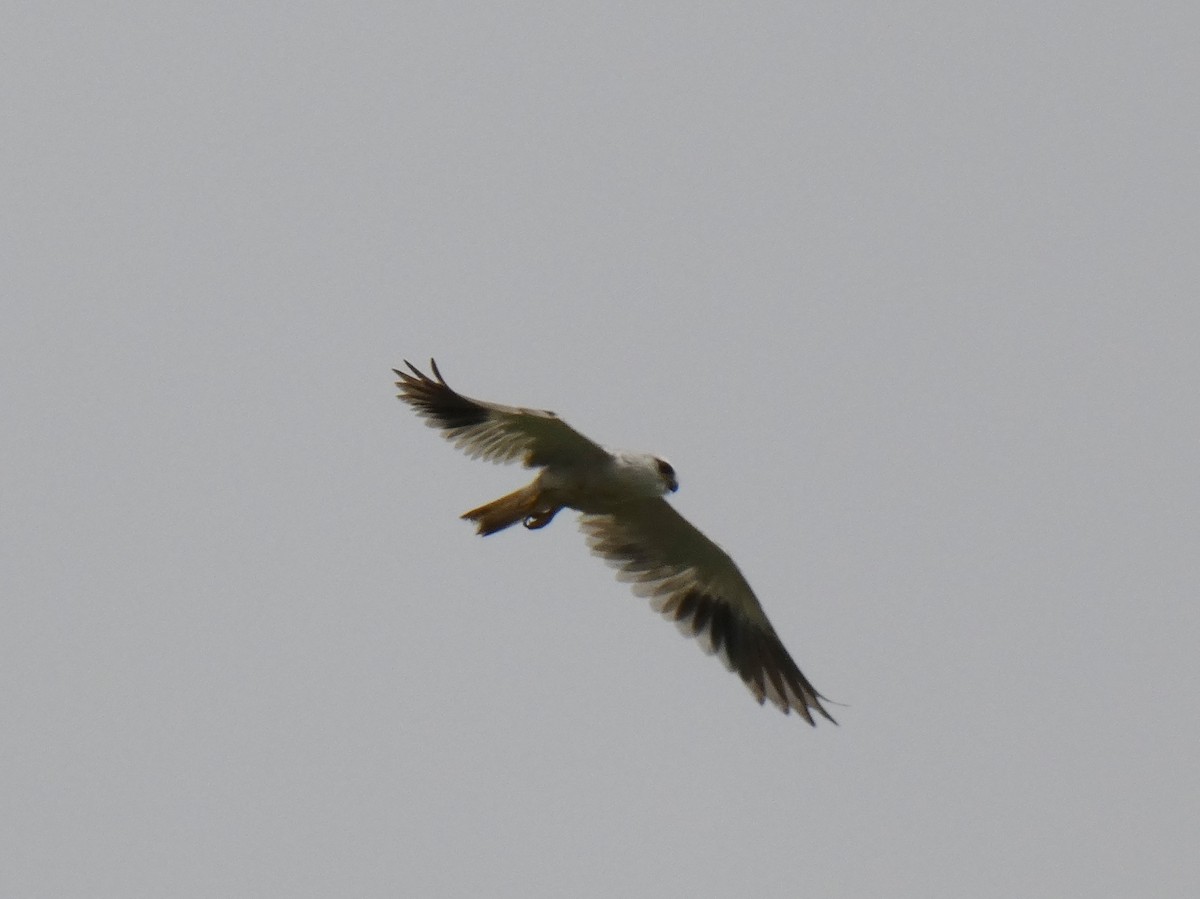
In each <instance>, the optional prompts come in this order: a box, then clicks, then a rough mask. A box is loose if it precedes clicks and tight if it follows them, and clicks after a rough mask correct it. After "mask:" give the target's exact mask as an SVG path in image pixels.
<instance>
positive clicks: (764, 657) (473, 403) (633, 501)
mask: <svg viewBox="0 0 1200 899" xmlns="http://www.w3.org/2000/svg"><path fill="white" fill-rule="evenodd" d="M404 364H405V365H406V366H408V369H409V370H408V371H407V372H405V371H400V370H399V369H393V371H394V372H395V373H396V375H397V377H398V378H399V379H400V380H398V381H397V382H396V386H397V387H398V388H400V394H399V397H400V399H402V400H404V402H406V403H408V404H409V405H410V406H412V407H413V409H415V410H416V412H417V414H418V415H420V416H422V417H423V418H424V419H425V423H426V424H427V425H429V426H430V427H432V428H438V429H440V430H441V432H442V435H443V436H444V437H445V438H446V439H447V440H449V441H450V442H451V443H453V444H454V445H455V446H457V447H458V448H459V449H461V450H463V451H464V452H465V453H466V454H467V455H468V456H470V457H472V458H477V459H485V460H487V461H489V462H517V461H520V462H523V463H524V464H525V466H526V467H527V468H536V469H539V471H538V475H537V477H535V478H534V479H533V481H532V482H531V483H529V484H528V485H526V486H525V487H522V488H521V489H520V490H516V491H514V492H512V493H510V494H508V495H507V496H502V497H500V498H499V499H497V500H493V501H492V502H490V503H486V504H485V505H482V506H480V507H479V508H477V509H472V510H471V511H470V512H466V513H464V514H463V516H462V517H463V518H465V519H467V520H469V521H472V522H474V523H475V525H476V527H477V529H478V533H479V534H481V535H483V536H487V535H488V534H494V533H496V532H497V531H502V530H504V529H505V528H507V527H511V526H512V525H514V524H516V523H517V522H521V523H522V524H523V525H524V526H525V527H526V528H528V529H530V530H537V529H539V528H544V527H545V526H546V525H548V524H549V523H550V522H551V520H552V519H553V518H554V516H555V515H556V514H558V512H559V511H560V510H562V509H564V508H570V509H575V510H577V511H578V512H580V513H582V514H581V515H580V519H579V522H580V527H581V528H582V530H583V532H584V534H585V535H586V537H587V541H588V544H589V545H590V546H591V549H592V552H593V553H595V554H596V555H599V556H602V557H603V558H604V559H605V560H606V561H607V562H608V563H609V564H610V565H612V566H613V567H615V568H616V569H617V577H618V578H619V579H621V580H624V581H628V582H631V583H632V585H633V591H634V592H635V593H636V594H638V595H639V596H644V597H647V598H649V600H650V603H651V605H652V606H653V607H654V609H655V610H656V611H658V612H659V613H661V614H662V615H663V616H664V617H665V618H667V619H668V620H670V621H674V622H675V623H676V625H677V626H678V627H679V629H680V630H681V631H682V632H683V633H684V634H685V635H686V636H689V637H694V638H696V640H697V641H699V643H700V645H701V647H702V648H703V649H704V650H705V651H706V652H708V653H710V654H714V653H715V654H716V655H718V656H720V658H721V660H722V661H723V662H724V663H725V665H726V667H728V668H729V670H731V671H734V672H736V673H737V674H738V676H739V677H741V679H742V681H743V682H744V683H745V684H746V686H747V687H749V689H750V692H751V693H752V694H754V698H755V699H757V700H758V702H759V704H760V705H762V704H763V703H764V702H765V701H766V700H768V699H769V700H770V701H771V702H772V703H773V704H774V705H775V706H776V707H778V708H779V709H780V710H781V711H782V712H784V713H785V714H787V713H790V712H793V711H794V712H796V713H797V714H799V715H800V717H802V718H803V719H804V720H805V721H807V722H808V723H809V724H815V723H816V722H815V721H814V720H813V715H812V713H813V712H814V711H815V712H816V713H817V714H819V715H821V716H822V717H824V718H827V719H828V720H830V721H833V717H832V716H831V715H830V714H829V712H827V711H826V710H825V708H824V707H823V706H822V705H821V700H822V699H825V697H824V696H822V695H821V694H820V693H818V692H817V691H816V690H815V689H814V688H813V685H812V684H810V683H809V682H808V678H806V677H805V676H804V675H803V674H802V673H801V672H800V669H799V668H798V667H797V666H796V663H795V662H794V661H792V657H791V656H790V655H789V654H788V651H787V649H785V648H784V645H783V643H782V642H781V641H780V639H779V637H778V635H777V634H776V633H775V629H774V628H773V627H772V626H771V622H770V621H768V620H767V616H766V613H765V612H764V611H763V608H762V606H761V605H760V604H759V602H758V599H757V598H756V597H755V595H754V591H753V590H751V589H750V585H749V584H748V583H747V582H746V579H745V578H744V577H743V576H742V573H741V572H740V571H739V570H738V567H737V565H735V564H734V562H733V560H732V559H731V558H730V557H729V556H728V554H726V553H725V551H724V550H722V549H721V548H720V547H719V546H717V544H715V543H713V542H712V541H711V540H709V539H708V538H707V537H705V536H704V535H703V534H702V533H700V531H698V530H697V529H696V528H695V527H693V526H692V525H691V524H690V523H689V522H688V521H687V519H685V518H684V517H683V516H682V515H680V514H679V513H678V512H676V511H675V509H674V508H672V506H671V505H670V504H669V503H668V502H667V501H666V500H665V499H664V498H663V497H664V496H665V495H666V494H668V493H674V492H675V491H676V490H678V489H679V481H678V480H677V479H676V477H675V469H674V468H672V467H671V465H670V463H668V462H667V461H665V460H664V459H660V458H659V457H657V456H652V455H650V454H648V453H631V452H624V451H610V450H607V449H604V448H603V447H601V446H600V445H599V444H597V443H593V442H592V441H591V440H590V439H588V438H587V437H585V436H584V435H583V434H580V433H579V432H578V431H576V430H575V429H574V428H572V427H571V426H570V425H568V424H567V423H566V422H565V421H563V420H562V419H561V418H559V417H558V416H557V415H555V414H554V413H553V412H547V411H545V410H538V409H524V408H520V407H517V406H501V405H499V404H498V403H487V402H483V401H482V400H475V399H471V398H470V397H467V396H463V395H462V394H461V393H458V392H457V391H456V390H454V389H452V388H451V387H450V385H448V384H447V383H446V381H445V379H444V378H443V377H442V373H441V372H440V371H438V367H437V363H436V362H434V361H433V360H432V359H430V360H429V365H430V367H431V368H432V370H433V377H429V376H428V375H426V374H425V373H424V372H422V371H421V370H420V369H418V368H417V367H416V366H414V365H413V364H412V363H411V362H408V361H407V360H406V361H405V363H404ZM828 701H829V700H827V699H826V702H828ZM834 723H835V724H836V723H837V722H834Z"/></svg>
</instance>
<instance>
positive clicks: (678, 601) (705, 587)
mask: <svg viewBox="0 0 1200 899" xmlns="http://www.w3.org/2000/svg"><path fill="white" fill-rule="evenodd" d="M580 527H581V528H582V529H583V532H584V533H585V534H586V535H587V539H588V544H589V545H590V546H591V548H592V552H594V553H596V554H597V555H599V556H603V557H604V558H605V559H606V560H607V561H608V563H609V564H610V565H612V566H613V567H615V568H617V569H618V572H617V577H618V578H619V579H621V580H623V581H629V582H632V584H633V590H634V592H635V593H637V594H638V595H639V596H646V597H649V599H650V602H651V605H653V607H654V608H655V610H656V611H658V612H660V613H661V614H662V615H663V617H665V618H667V619H668V620H670V621H674V622H675V623H676V624H677V625H678V626H679V629H680V630H681V631H682V632H683V633H684V634H685V635H687V636H690V637H695V638H696V639H697V640H699V642H700V645H701V646H702V647H703V648H704V650H705V651H706V652H708V653H716V654H717V655H719V656H720V657H721V660H722V661H723V662H724V663H725V665H726V666H727V667H728V668H729V670H730V671H735V672H737V674H738V675H739V676H740V677H741V678H742V680H743V681H744V682H745V684H746V686H747V687H749V688H750V692H751V693H753V694H754V698H755V699H757V700H758V702H759V704H762V703H763V701H764V700H766V699H770V700H771V702H772V703H774V704H775V705H776V706H778V707H779V709H780V710H781V711H783V712H784V713H785V714H786V713H788V712H792V711H795V712H797V713H798V714H799V715H800V716H801V717H802V718H804V720H806V721H807V722H808V723H809V724H814V723H815V722H814V721H813V717H812V714H811V712H810V709H815V710H816V711H817V712H818V713H819V714H821V715H823V716H824V717H826V718H828V719H829V720H830V721H833V718H832V716H830V714H829V713H828V712H827V711H825V709H824V708H823V707H822V706H821V700H822V699H824V698H825V697H823V696H822V695H821V694H820V693H818V692H817V691H816V690H815V689H814V688H813V685H812V684H810V683H809V682H808V679H807V678H806V677H805V676H804V675H803V674H801V673H800V669H799V668H798V667H796V663H795V662H794V661H792V657H791V656H790V655H788V651H787V649H785V648H784V646H783V643H781V642H780V640H779V637H778V636H777V635H776V633H775V629H774V628H773V627H771V622H770V621H768V620H767V616H766V613H765V612H764V611H763V608H762V606H761V605H759V602H758V599H757V598H756V597H755V596H754V591H753V590H751V589H750V585H749V584H748V583H746V579H745V578H744V577H743V576H742V573H741V572H740V571H738V568H737V566H736V565H735V564H734V563H733V560H732V559H731V558H730V557H729V556H728V554H726V553H725V551H724V550H722V549H721V548H720V547H719V546H717V545H716V544H715V543H713V542H712V541H711V540H709V539H708V538H707V537H705V536H704V535H703V534H702V533H700V531H698V530H697V529H696V528H695V527H693V526H692V525H691V524H690V523H689V522H688V521H687V519H686V518H684V517H683V516H682V515H680V514H679V513H678V512H676V511H675V509H674V508H672V507H671V506H670V505H669V504H668V503H667V502H666V500H663V499H649V500H639V501H635V502H631V503H627V504H625V505H623V506H621V508H620V510H619V511H618V512H614V513H611V514H603V515H598V514H585V515H583V516H582V517H581V518H580ZM834 723H835V724H836V723H837V722H834Z"/></svg>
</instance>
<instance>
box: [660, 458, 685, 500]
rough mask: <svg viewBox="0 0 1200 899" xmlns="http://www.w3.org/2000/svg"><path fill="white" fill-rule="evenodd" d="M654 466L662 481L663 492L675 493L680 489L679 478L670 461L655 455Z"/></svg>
mask: <svg viewBox="0 0 1200 899" xmlns="http://www.w3.org/2000/svg"><path fill="white" fill-rule="evenodd" d="M654 467H655V468H656V469H657V470H658V477H659V479H660V480H661V481H662V486H663V493H674V492H675V491H676V490H678V489H679V480H678V478H676V477H675V469H674V468H673V467H672V466H671V463H670V462H668V461H667V460H666V459H660V458H659V457H658V456H655V457H654Z"/></svg>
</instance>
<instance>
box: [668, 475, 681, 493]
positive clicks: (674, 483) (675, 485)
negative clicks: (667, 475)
mask: <svg viewBox="0 0 1200 899" xmlns="http://www.w3.org/2000/svg"><path fill="white" fill-rule="evenodd" d="M667 489H668V490H670V491H671V492H672V493H674V492H675V491H676V490H678V489H679V482H678V481H677V480H675V479H674V478H671V480H670V481H668V482H667Z"/></svg>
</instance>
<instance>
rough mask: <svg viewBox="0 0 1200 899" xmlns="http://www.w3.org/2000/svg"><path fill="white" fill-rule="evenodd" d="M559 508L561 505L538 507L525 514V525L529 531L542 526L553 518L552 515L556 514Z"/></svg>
mask: <svg viewBox="0 0 1200 899" xmlns="http://www.w3.org/2000/svg"><path fill="white" fill-rule="evenodd" d="M561 508H562V506H551V507H550V508H549V509H538V510H537V511H536V512H534V513H533V514H532V515H527V516H525V522H524V524H525V527H527V528H529V530H531V531H536V530H537V529H538V528H544V527H545V526H546V525H548V524H549V523H550V522H551V521H553V520H554V516H555V515H557V514H558V510H559V509H561Z"/></svg>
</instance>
